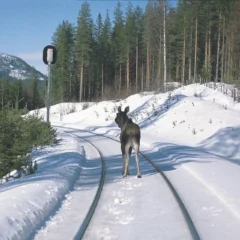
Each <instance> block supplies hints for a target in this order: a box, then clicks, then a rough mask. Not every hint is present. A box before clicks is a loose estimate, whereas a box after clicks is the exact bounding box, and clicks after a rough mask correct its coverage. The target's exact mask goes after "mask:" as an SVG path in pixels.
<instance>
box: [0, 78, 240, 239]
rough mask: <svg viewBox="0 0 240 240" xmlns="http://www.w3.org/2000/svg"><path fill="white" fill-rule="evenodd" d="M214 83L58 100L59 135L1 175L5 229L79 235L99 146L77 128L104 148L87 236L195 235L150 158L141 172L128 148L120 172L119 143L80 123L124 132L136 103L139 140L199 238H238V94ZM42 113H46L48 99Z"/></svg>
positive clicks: (17, 234)
mask: <svg viewBox="0 0 240 240" xmlns="http://www.w3.org/2000/svg"><path fill="white" fill-rule="evenodd" d="M174 85H176V84H175V83H174ZM230 87H231V86H230ZM217 89H218V88H217ZM217 89H216V90H214V89H210V88H208V87H206V86H204V85H199V84H192V85H188V86H185V87H180V88H178V89H176V90H174V91H172V92H168V93H164V94H163V93H155V92H144V93H140V94H135V95H132V96H129V97H128V98H126V99H122V100H117V101H103V102H99V103H94V102H91V103H61V104H57V105H54V106H52V107H51V114H50V120H51V123H52V125H54V126H55V127H56V128H57V130H58V138H60V139H61V141H60V142H59V144H57V145H55V146H53V147H51V146H48V147H45V148H43V149H38V150H36V151H34V152H33V154H32V157H33V160H36V161H37V163H38V170H37V172H36V173H35V174H33V175H28V176H24V177H22V178H20V179H18V180H14V181H11V182H6V183H3V184H1V185H0V209H1V215H0V239H77V237H78V235H79V229H80V226H81V223H82V221H83V219H84V217H85V215H86V212H87V211H88V209H89V206H90V204H91V202H92V200H93V196H94V195H95V194H96V191H97V187H98V182H99V178H100V172H101V162H100V156H99V153H98V152H97V151H96V149H94V148H93V147H92V146H91V145H89V144H88V143H86V142H85V141H83V140H82V139H81V138H78V137H77V136H80V137H85V138H87V139H88V140H90V141H92V142H93V143H94V144H95V145H96V146H97V147H98V148H99V149H100V151H101V152H102V155H103V157H104V160H105V162H106V169H107V175H106V179H105V185H104V187H103V192H102V195H101V197H100V200H99V203H98V207H97V209H96V211H95V213H94V216H93V218H92V220H91V222H90V225H89V228H88V229H87V231H86V233H85V235H84V239H184V240H185V239H190V238H191V237H190V235H189V232H188V229H187V226H186V224H185V222H184V219H183V216H182V214H181V212H180V210H179V208H178V205H177V203H176V202H175V199H174V198H173V196H172V194H171V192H170V190H169V189H168V187H167V186H166V184H165V183H164V181H163V179H162V178H161V176H160V175H159V174H158V173H157V172H156V170H154V169H153V167H152V166H151V165H150V164H148V163H147V162H146V161H145V160H144V159H143V158H142V157H140V170H141V173H142V176H143V177H142V178H141V179H138V178H136V176H135V175H136V166H135V161H134V157H133V156H132V160H131V164H130V174H131V175H130V176H129V177H127V178H122V176H121V169H122V166H121V165H122V160H121V158H122V157H121V152H120V146H119V143H117V142H114V141H112V140H110V139H108V138H105V137H101V136H96V135H94V134H93V133H89V132H88V133H87V132H82V131H79V129H82V130H91V131H93V132H95V133H98V134H106V135H107V136H110V137H113V138H116V139H119V129H118V127H117V125H116V124H115V122H114V119H115V116H116V111H117V108H118V106H122V109H124V108H125V107H126V106H130V113H129V116H130V117H132V118H133V121H134V122H136V123H138V124H139V125H140V127H141V131H142V132H141V136H142V137H141V148H140V150H141V151H142V152H143V153H145V154H147V155H148V156H149V157H150V158H151V159H152V160H153V161H154V162H155V163H156V164H157V165H158V166H159V167H160V168H161V169H162V170H163V171H164V173H165V174H166V176H167V177H168V178H169V180H170V181H171V182H172V184H173V185H174V187H175V188H176V190H177V192H178V194H179V195H180V197H181V198H182V200H183V202H184V204H185V206H186V208H187V210H188V211H189V214H190V216H191V217H192V219H193V222H194V224H195V226H196V228H197V231H198V233H199V235H200V238H202V239H207V240H213V239H214V240H215V239H218V240H225V239H231V240H235V239H236V240H237V239H240V228H239V227H240V190H239V187H237V186H238V183H239V182H240V166H239V165H240V137H239V136H240V125H239V123H240V104H239V103H236V102H233V100H232V99H231V98H230V97H229V96H228V95H223V94H222V93H221V92H220V91H218V90H217ZM32 113H33V112H31V113H30V114H32ZM38 113H39V114H40V115H42V116H43V118H44V119H46V109H40V110H39V111H38ZM126 226H127V228H126Z"/></svg>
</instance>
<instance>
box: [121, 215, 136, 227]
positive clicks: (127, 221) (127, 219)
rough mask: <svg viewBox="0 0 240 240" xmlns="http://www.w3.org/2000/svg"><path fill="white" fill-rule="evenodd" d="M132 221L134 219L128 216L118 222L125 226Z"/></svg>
mask: <svg viewBox="0 0 240 240" xmlns="http://www.w3.org/2000/svg"><path fill="white" fill-rule="evenodd" d="M133 220H134V217H133V216H131V215H129V216H126V217H124V219H121V220H120V221H119V223H120V224H123V225H126V224H129V223H130V222H132V221H133Z"/></svg>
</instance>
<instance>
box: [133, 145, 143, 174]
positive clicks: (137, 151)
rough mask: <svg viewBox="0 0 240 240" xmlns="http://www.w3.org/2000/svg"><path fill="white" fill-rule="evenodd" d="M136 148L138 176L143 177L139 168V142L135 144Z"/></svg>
mask: <svg viewBox="0 0 240 240" xmlns="http://www.w3.org/2000/svg"><path fill="white" fill-rule="evenodd" d="M134 149H135V159H136V166H137V177H138V178H141V177H142V176H141V173H140V168H139V156H138V153H139V144H135V146H134Z"/></svg>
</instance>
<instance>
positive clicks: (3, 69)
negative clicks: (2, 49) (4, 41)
mask: <svg viewBox="0 0 240 240" xmlns="http://www.w3.org/2000/svg"><path fill="white" fill-rule="evenodd" d="M33 74H34V75H35V76H36V77H37V78H38V79H39V80H44V79H46V78H47V77H46V76H45V75H44V74H42V73H41V72H39V71H38V70H36V69H35V68H33V67H31V66H30V65H29V64H27V63H26V62H25V61H24V60H22V59H21V58H19V57H16V56H12V55H9V54H5V53H0V78H1V77H4V76H8V77H9V78H17V79H19V80H26V79H29V78H30V77H31V76H32V75H33Z"/></svg>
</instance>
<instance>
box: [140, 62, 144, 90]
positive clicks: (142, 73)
mask: <svg viewBox="0 0 240 240" xmlns="http://www.w3.org/2000/svg"><path fill="white" fill-rule="evenodd" d="M143 66H144V65H143V59H142V78H141V79H142V81H141V92H143V76H144V69H143Z"/></svg>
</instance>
